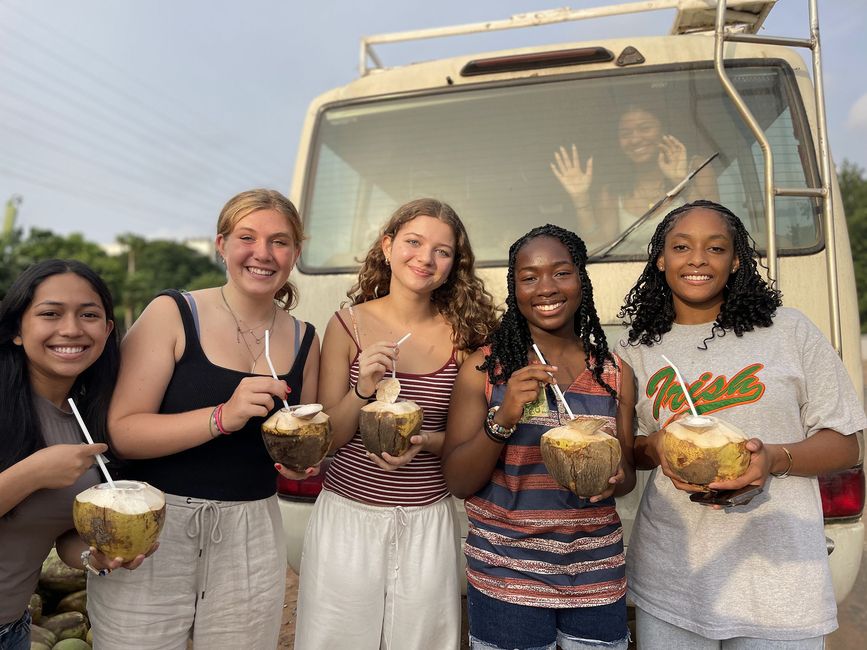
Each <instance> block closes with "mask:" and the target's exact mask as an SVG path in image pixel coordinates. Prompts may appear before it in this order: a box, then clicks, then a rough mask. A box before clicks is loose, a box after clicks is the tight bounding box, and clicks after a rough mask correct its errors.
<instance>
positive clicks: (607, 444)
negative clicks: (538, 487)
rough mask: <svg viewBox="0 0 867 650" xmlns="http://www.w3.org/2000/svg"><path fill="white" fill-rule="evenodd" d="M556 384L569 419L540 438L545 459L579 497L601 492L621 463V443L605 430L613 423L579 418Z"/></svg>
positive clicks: (538, 353)
mask: <svg viewBox="0 0 867 650" xmlns="http://www.w3.org/2000/svg"><path fill="white" fill-rule="evenodd" d="M533 351H534V352H535V353H536V356H537V357H538V358H539V361H540V362H542V363H543V364H544V363H545V359H544V357H543V356H542V352H541V351H540V350H539V348H538V347H537V346H536V344H535V343H534V344H533ZM552 387H553V389H554V394H555V395H556V396H557V399H559V400H560V403H561V404H562V405H563V409H564V410H565V411H566V414H567V415H568V416H569V421H568V422H566V424H564V425H562V426H559V427H554V428H553V429H549V430H548V431H546V432H545V433H543V434H542V438H541V439H540V441H539V449H540V451H541V452H542V462H544V463H545V467H546V468H547V469H548V473H549V474H550V475H551V476H552V477H553V478H554V480H555V481H557V483H558V484H559V485H561V486H563V487H564V488H566V489H567V490H570V491H571V492H573V493H574V494H576V495H577V496H579V497H592V496H595V495H597V494H601V493H602V492H604V491H605V490H606V489H608V487H609V485H610V484H609V482H608V480H609V479H610V478H611V477H612V476H614V474H616V473H617V468H618V467H619V465H620V457H621V451H620V442H619V441H618V440H617V438H614V437H613V436H610V435H609V434H608V433H606V432H605V431H604V430H603V429H604V427H605V426H606V425H608V424H609V423H610V421H609V419H608V418H603V417H593V416H581V417H577V418H576V417H575V415H574V414H573V413H572V410H571V409H570V408H569V404H568V403H567V402H566V398H565V396H564V395H563V391H561V390H560V387H559V386H558V385H557V384H556V383H555V384H552Z"/></svg>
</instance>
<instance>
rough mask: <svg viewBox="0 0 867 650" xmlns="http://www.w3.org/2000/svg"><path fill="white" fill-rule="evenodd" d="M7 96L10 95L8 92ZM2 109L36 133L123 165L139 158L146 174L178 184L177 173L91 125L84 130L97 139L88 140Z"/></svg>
mask: <svg viewBox="0 0 867 650" xmlns="http://www.w3.org/2000/svg"><path fill="white" fill-rule="evenodd" d="M3 94H4V93H3V91H0V96H2V95H3ZM5 94H6V95H9V93H8V92H7V93H5ZM0 108H4V110H5V111H7V112H8V113H9V114H11V115H17V116H18V117H19V118H22V119H23V120H24V121H25V122H29V123H30V124H32V125H34V126H36V127H39V128H38V129H34V130H35V131H36V130H38V131H39V132H40V133H41V132H42V131H48V132H54V133H57V134H58V135H60V136H61V138H65V139H67V140H71V141H72V142H78V143H80V144H82V145H83V146H84V149H83V151H88V152H92V151H102V152H104V153H107V154H108V155H109V156H111V157H115V158H119V159H120V162H121V164H123V163H126V162H133V163H134V162H135V161H136V158H138V160H139V161H140V167H143V168H144V171H145V172H147V173H149V174H153V175H155V176H159V177H162V178H163V179H165V180H166V181H168V182H169V183H172V184H174V183H177V180H178V178H179V175H178V174H177V173H175V174H172V173H171V172H169V171H167V170H166V169H163V168H159V167H156V166H152V165H150V164H149V163H148V161H149V160H150V159H148V158H145V159H142V158H141V157H140V156H139V157H136V156H135V154H136V153H137V152H138V149H137V148H136V147H130V146H127V145H125V144H123V143H118V142H117V141H116V140H114V139H113V138H112V137H111V136H106V135H103V134H100V133H99V132H94V131H93V130H92V129H90V128H89V125H87V124H86V123H85V124H84V126H83V129H82V130H84V131H91V133H94V134H95V135H96V136H97V137H96V138H93V139H88V138H85V137H81V136H80V135H79V131H76V132H72V131H71V130H64V129H63V128H62V127H59V126H57V125H56V124H53V123H51V122H48V121H45V120H40V119H38V118H37V117H36V116H35V115H34V114H33V113H32V112H31V113H24V112H23V111H21V110H18V109H15V108H10V107H9V106H2V104H0ZM40 108H41V110H43V111H45V112H47V113H49V114H54V115H56V116H57V117H59V118H60V119H66V117H65V116H63V115H61V114H60V113H58V112H57V111H53V110H52V109H50V108H47V107H44V106H43V107H40ZM75 121H76V120H72V122H75ZM7 124H8V123H7ZM79 124H81V122H80V121H79ZM2 128H3V127H0V130H2ZM7 128H8V127H7ZM13 130H14V129H13ZM27 137H31V136H30V134H29V133H27ZM43 142H44V140H43ZM111 145H116V146H114V147H112V146H111ZM67 151H68V152H69V151H70V150H68V149H67ZM75 157H76V158H78V159H81V160H84V161H86V162H90V161H92V158H84V157H83V156H79V155H78V153H77V151H76V153H75Z"/></svg>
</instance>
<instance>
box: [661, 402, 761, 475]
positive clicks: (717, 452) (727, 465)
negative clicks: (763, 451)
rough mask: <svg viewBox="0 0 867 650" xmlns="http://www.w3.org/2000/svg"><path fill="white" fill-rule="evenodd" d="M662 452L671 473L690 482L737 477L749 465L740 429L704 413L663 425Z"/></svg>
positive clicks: (748, 453)
mask: <svg viewBox="0 0 867 650" xmlns="http://www.w3.org/2000/svg"><path fill="white" fill-rule="evenodd" d="M662 453H663V455H664V456H665V460H666V462H667V463H668V466H669V468H670V469H671V471H672V473H674V474H675V475H676V476H677V478H679V479H680V480H681V481H684V482H685V483H692V484H693V485H701V486H706V485H707V484H708V483H714V482H716V481H728V480H731V479H735V478H738V477H739V476H741V475H742V474H743V473H744V472H746V471H747V467H748V466H749V464H750V452H749V450H748V449H747V437H746V435H744V432H743V431H741V430H740V429H738V428H737V427H736V426H734V425H732V424H729V423H728V422H724V421H723V420H721V419H719V418H716V417H712V416H707V415H702V416H698V417H695V416H688V417H684V418H681V419H679V420H675V421H674V422H671V423H670V424H669V425H668V426H666V427H665V431H664V432H663V434H662Z"/></svg>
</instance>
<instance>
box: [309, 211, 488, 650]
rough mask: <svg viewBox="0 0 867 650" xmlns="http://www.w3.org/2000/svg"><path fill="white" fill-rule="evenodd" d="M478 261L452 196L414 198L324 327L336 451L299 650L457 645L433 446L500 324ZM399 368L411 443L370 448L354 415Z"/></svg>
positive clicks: (452, 537) (454, 564) (447, 523)
mask: <svg viewBox="0 0 867 650" xmlns="http://www.w3.org/2000/svg"><path fill="white" fill-rule="evenodd" d="M474 260H475V257H474V255H473V251H472V248H471V247H470V243H469V238H468V236H467V232H466V229H465V228H464V225H463V223H462V222H461V220H460V219H459V218H458V215H457V214H455V211H454V210H453V209H452V208H451V207H450V206H449V205H447V204H445V203H443V202H441V201H438V200H436V199H417V200H414V201H410V202H409V203H406V204H404V205H402V206H400V207H399V208H398V209H397V210H396V211H395V212H394V214H393V215H392V217H391V219H390V220H389V221H388V223H386V224H385V227H384V228H383V230H382V233H381V235H380V236H379V237H377V238H376V240H375V241H374V242H373V244H372V246H371V248H370V250H369V252H368V254H367V256H366V258H365V260H364V263H363V264H362V267H361V270H360V271H359V274H358V282H357V283H356V284H355V286H353V287H352V288H351V289H350V290H349V293H348V297H349V298H350V301H351V303H350V304H351V307H348V308H346V309H341V310H340V311H338V312H336V313H335V314H334V316H333V317H332V318H331V321H330V322H329V323H328V327H327V329H326V330H325V338H324V341H323V345H322V363H321V369H322V372H321V373H320V382H319V399H320V400H321V402H322V404H323V406H324V407H325V411H326V412H327V413H328V414H329V415H330V416H331V424H332V428H333V431H334V442H333V443H332V449H334V450H335V455H334V459H333V461H332V462H331V465H330V466H329V469H328V473H327V474H326V476H325V484H324V489H323V490H322V493H321V494H320V495H319V498H318V499H317V500H316V505H315V506H314V508H313V513H312V515H311V518H310V523H309V525H308V527H307V533H306V535H305V538H304V553H303V555H302V558H301V572H300V583H299V592H298V620H297V625H296V629H295V647H296V648H304V650H320V649H321V650H326V649H327V650H335V649H337V650H339V649H347V650H355V649H357V648H364V649H370V648H380V647H381V648H401V649H403V648H407V649H409V648H412V649H413V650H428V649H429V650H444V649H452V648H453V649H455V650H456V649H457V648H458V646H459V642H460V641H459V639H460V622H461V621H460V619H461V615H460V583H459V576H460V573H459V570H460V569H459V567H460V563H459V559H460V555H459V554H460V549H459V546H458V531H457V520H456V513H455V507H454V502H453V500H452V498H451V497H450V496H449V493H448V489H447V488H446V484H445V480H444V479H443V475H442V468H441V461H440V455H441V450H442V444H443V437H444V435H445V434H444V431H445V424H446V416H447V414H448V405H449V396H450V395H451V392H452V386H453V385H454V381H455V377H456V376H457V373H458V368H459V367H460V365H461V363H462V362H463V360H464V359H465V358H466V357H467V355H468V354H469V353H470V352H471V351H472V350H474V349H476V348H477V347H479V346H480V345H481V344H482V343H484V341H485V339H486V338H487V336H488V334H489V332H490V331H491V329H492V328H493V327H494V325H495V324H496V311H495V310H494V304H493V299H492V298H491V296H490V295H489V294H488V293H487V291H485V289H484V285H483V284H482V282H481V280H480V279H479V278H478V277H477V276H476V274H475V270H474V268H473V267H474ZM407 333H410V334H412V336H411V337H410V338H409V339H406V340H405V342H403V343H402V344H401V345H400V347H399V348H398V345H397V342H398V340H400V339H401V338H403V337H404V335H405V334H407ZM394 370H396V376H397V378H398V379H399V380H400V385H401V390H400V397H401V398H402V399H408V400H412V401H414V402H416V403H418V404H419V406H421V408H422V410H423V412H424V415H423V421H422V425H421V430H420V432H419V434H417V435H414V436H412V437H411V438H410V442H411V446H410V448H409V449H408V450H407V451H406V452H404V453H403V454H401V455H399V456H392V455H390V454H388V453H383V454H382V455H381V456H378V455H375V454H372V453H369V452H368V451H367V450H366V449H365V448H364V445H363V443H362V440H361V435H360V433H359V431H358V420H359V413H360V411H361V408H362V407H363V406H365V405H366V404H367V403H368V402H369V401H370V400H371V399H372V398H373V397H374V395H375V392H376V385H377V383H378V382H379V380H380V379H382V378H383V376H385V373H386V372H388V373H391V372H392V371H394Z"/></svg>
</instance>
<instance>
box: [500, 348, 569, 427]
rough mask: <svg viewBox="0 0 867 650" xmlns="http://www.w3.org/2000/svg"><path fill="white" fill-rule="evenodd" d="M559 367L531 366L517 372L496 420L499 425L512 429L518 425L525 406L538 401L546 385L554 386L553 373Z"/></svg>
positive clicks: (510, 382) (510, 381) (510, 380)
mask: <svg viewBox="0 0 867 650" xmlns="http://www.w3.org/2000/svg"><path fill="white" fill-rule="evenodd" d="M555 372H557V366H549V365H543V364H538V363H537V364H531V365H529V366H524V367H523V368H521V369H520V370H516V371H515V372H513V373H512V376H511V377H509V381H508V383H507V384H506V394H505V395H504V396H503V403H502V404H501V405H500V408H499V410H498V411H497V415H496V417H495V418H494V420H495V421H496V422H497V424H501V425H503V426H505V427H511V426H514V425H515V424H517V423H518V421H519V420H520V419H521V416H522V415H523V413H524V405H525V404H529V403H531V402H534V401H536V399H537V398H538V397H539V389H540V388H541V387H542V386H543V385H545V384H553V383H554V379H553V377H552V376H551V374H552V373H555Z"/></svg>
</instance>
